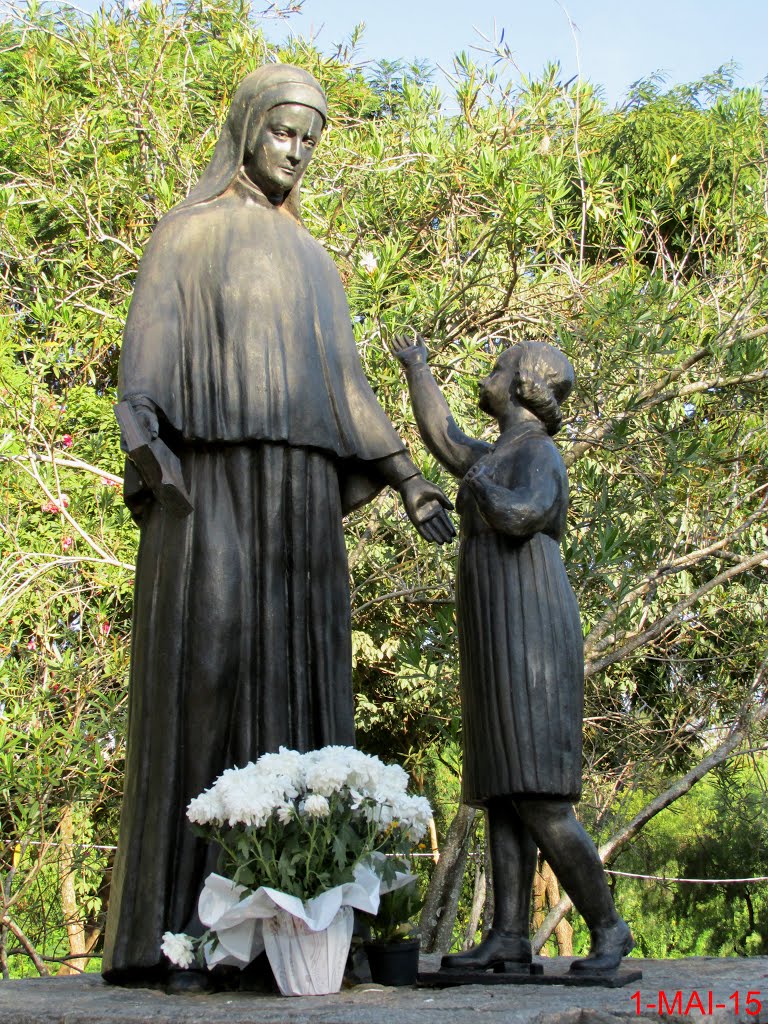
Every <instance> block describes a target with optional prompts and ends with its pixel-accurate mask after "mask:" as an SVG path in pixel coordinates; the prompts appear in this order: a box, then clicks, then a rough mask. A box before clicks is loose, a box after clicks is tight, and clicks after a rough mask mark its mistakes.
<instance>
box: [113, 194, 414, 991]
mask: <svg viewBox="0 0 768 1024" xmlns="http://www.w3.org/2000/svg"><path fill="white" fill-rule="evenodd" d="M120 393H121V397H128V398H130V397H145V398H149V399H151V400H152V402H153V403H154V404H155V405H156V406H157V408H158V410H159V414H160V431H161V436H162V437H163V439H164V440H165V441H166V442H167V443H168V444H169V446H170V447H171V448H172V449H173V450H174V451H175V452H176V454H177V455H178V456H179V458H180V460H181V464H182V470H183V473H184V478H185V482H186V484H187V487H188V489H189V492H190V497H191V500H192V504H193V508H194V511H193V512H192V513H191V514H190V515H189V516H188V517H186V518H184V519H178V518H174V517H173V516H172V515H170V514H169V513H166V512H165V511H164V509H163V508H162V507H161V506H160V505H158V504H157V503H156V502H154V501H150V502H149V503H148V504H147V506H146V507H145V509H144V511H143V513H142V516H141V520H140V527H141V539H140V544H139V553H138V559H137V567H136V590H135V600H134V625H133V639H132V655H131V658H132V661H131V680H130V692H129V714H128V744H127V760H126V778H125V796H124V803H123V812H122V818H121V826H120V838H119V845H118V853H117V858H116V863H115V868H114V872H113V879H112V887H111V893H110V901H109V914H108V921H107V930H106V940H105V953H104V961H103V972H104V975H105V977H106V978H107V980H109V981H114V982H118V983H120V982H131V981H135V980H139V981H141V980H146V979H147V978H151V977H153V976H157V977H162V976H163V974H164V972H165V970H166V969H167V967H168V963H167V961H165V958H164V957H163V955H162V953H161V951H160V945H161V941H162V935H163V933H164V932H165V931H172V932H181V931H187V932H191V933H195V932H197V933H200V931H201V927H200V924H199V921H198V919H197V916H196V905H197V898H198V895H199V893H200V890H201V888H202V884H203V881H204V879H205V876H206V875H207V874H208V872H209V871H211V870H215V867H216V855H215V851H212V850H211V849H210V848H209V847H208V846H207V844H206V843H205V842H203V841H202V840H201V839H199V838H197V837H195V835H194V834H193V832H192V830H191V827H190V825H189V823H188V822H187V820H186V815H185V811H186V807H187V805H188V803H189V800H190V799H191V798H192V797H194V796H196V795H197V794H198V793H200V792H202V790H203V789H205V788H207V787H209V786H210V785H211V784H212V782H213V781H214V779H215V778H216V777H217V776H218V775H220V774H221V772H222V771H224V770H225V769H226V768H229V767H232V766H233V765H238V766H242V765H244V764H246V763H247V762H248V761H251V760H255V759H256V758H257V757H258V756H259V755H260V754H262V753H264V752H266V751H270V750H277V748H278V747H279V746H280V745H285V746H290V747H293V748H298V749H302V750H307V749H312V748H316V747H321V746H323V745H325V744H328V743H338V744H352V743H353V742H354V724H353V697H352V681H351V644H350V604H349V582H348V575H347V558H346V551H345V545H344V536H343V532H342V516H343V514H344V512H345V511H347V510H349V509H350V508H352V507H356V506H357V505H359V504H361V503H363V502H364V501H365V500H368V499H369V498H370V497H372V496H373V495H374V494H375V493H376V492H377V491H378V490H379V489H380V488H381V486H383V483H384V481H383V480H381V479H378V478H377V476H376V472H375V469H374V467H373V466H372V465H371V463H372V462H373V461H374V460H376V459H380V458H384V457H386V456H388V455H392V454H395V453H397V452H401V451H403V445H402V442H401V441H400V439H399V437H398V436H397V434H396V433H395V431H394V429H393V428H392V426H391V424H390V423H389V420H388V419H387V417H386V415H385V413H384V411H383V410H382V408H381V407H380V406H379V404H378V402H377V400H376V398H375V395H374V393H373V391H372V390H371V388H370V386H369V384H368V382H367V381H366V379H365V376H364V374H363V370H362V367H361V365H360V361H359V357H358V355H357V352H356V348H355V344H354V338H353V335H352V330H351V324H350V320H349V312H348V308H347V303H346V297H345V295H344V292H343V289H342V285H341V281H340V279H339V276H338V273H337V271H336V269H335V267H334V265H333V263H332V261H331V260H330V258H329V257H328V255H327V254H326V253H325V252H324V251H323V249H322V247H321V246H320V245H319V244H318V243H317V242H315V241H314V240H313V239H312V238H311V236H310V235H309V234H308V233H307V232H306V231H305V229H304V228H303V227H302V226H301V225H300V224H299V223H298V222H296V221H295V220H294V219H293V218H292V217H291V216H290V214H288V213H287V212H285V211H284V210H281V209H279V208H273V207H272V206H270V205H269V204H268V203H267V202H266V201H265V200H263V198H261V197H260V196H259V194H256V193H255V192H254V191H253V190H251V189H249V188H248V187H247V186H246V185H245V184H243V183H242V182H240V181H237V182H235V183H234V184H233V186H231V187H230V189H229V190H228V191H227V192H225V193H224V194H223V195H221V196H219V197H217V198H215V199H212V200H211V201H208V202H204V203H200V204H198V205H193V206H188V207H181V208H179V209H177V210H176V211H172V212H171V214H169V215H168V216H167V217H166V218H165V219H164V220H163V221H162V222H161V223H160V224H159V226H158V228H157V229H156V231H155V233H154V235H153V237H152V239H151V240H150V242H149V244H148V247H147V250H146V254H145V256H144V259H143V261H142V265H141V267H140V270H139V274H138V278H137V283H136V289H135V292H134V299H133V302H132V305H131V309H130V312H129V316H128V322H127V325H126V332H125V340H124V348H123V353H122V356H121V366H120Z"/></svg>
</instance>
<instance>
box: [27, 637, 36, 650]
mask: <svg viewBox="0 0 768 1024" xmlns="http://www.w3.org/2000/svg"><path fill="white" fill-rule="evenodd" d="M27 650H28V651H36V650H37V637H34V636H31V637H30V638H29V640H27Z"/></svg>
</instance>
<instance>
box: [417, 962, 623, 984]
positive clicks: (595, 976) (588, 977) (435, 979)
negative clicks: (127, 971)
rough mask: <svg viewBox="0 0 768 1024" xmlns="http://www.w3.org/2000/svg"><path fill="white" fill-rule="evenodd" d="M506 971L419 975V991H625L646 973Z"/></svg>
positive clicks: (537, 966)
mask: <svg viewBox="0 0 768 1024" xmlns="http://www.w3.org/2000/svg"><path fill="white" fill-rule="evenodd" d="M504 968H505V969H504V970H499V969H494V970H492V971H455V970H448V971H433V972H429V973H423V974H419V976H418V979H417V981H416V984H417V985H418V987H419V988H454V987H456V986H459V985H570V986H575V987H582V988H583V987H585V986H598V987H600V988H623V986H624V985H629V984H631V983H633V982H637V981H640V980H641V978H642V977H643V972H642V971H636V970H632V968H630V967H620V968H619V969H618V970H617V971H606V972H604V973H601V972H600V971H593V972H592V973H591V974H587V973H579V974H571V972H570V971H568V970H565V971H562V970H559V971H547V972H545V971H544V967H543V965H542V964H541V963H532V964H505V965H504Z"/></svg>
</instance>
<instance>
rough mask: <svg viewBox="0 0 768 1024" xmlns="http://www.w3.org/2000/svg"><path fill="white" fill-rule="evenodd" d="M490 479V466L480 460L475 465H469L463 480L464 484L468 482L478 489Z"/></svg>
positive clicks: (473, 488)
mask: <svg viewBox="0 0 768 1024" xmlns="http://www.w3.org/2000/svg"><path fill="white" fill-rule="evenodd" d="M489 480H490V473H489V472H488V467H487V466H484V465H483V463H482V462H479V461H478V462H476V463H475V464H474V466H470V467H469V469H468V470H467V472H466V473H465V474H464V478H463V479H462V481H461V482H462V483H463V484H467V486H468V487H471V488H472V490H473V491H477V490H479V489H480V488H481V487H482V485H483V484H484V483H487V482H488V481H489Z"/></svg>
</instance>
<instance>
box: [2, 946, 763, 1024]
mask: <svg viewBox="0 0 768 1024" xmlns="http://www.w3.org/2000/svg"><path fill="white" fill-rule="evenodd" d="M438 962H439V958H435V957H424V958H422V969H424V970H435V969H436V968H437V966H438ZM565 962H566V961H563V963H565ZM543 963H544V964H545V970H547V971H551V970H553V969H554V967H553V965H552V962H548V961H546V960H545V961H543ZM630 963H631V965H632V966H633V967H637V968H639V969H640V970H642V972H643V980H642V981H641V982H640V983H639V985H637V986H635V985H634V984H632V985H629V986H627V987H626V988H621V989H606V988H566V987H565V986H559V985H549V986H546V987H541V988H540V987H536V986H522V987H517V986H486V987H484V986H480V985H471V986H467V987H466V988H461V989H456V988H453V989H442V990H432V989H415V988H404V989H395V988H383V987H382V986H380V985H370V984H369V985H358V986H356V987H355V988H350V989H347V990H346V991H344V992H340V993H339V994H338V995H333V996H315V997H304V998H299V999H285V998H281V997H278V996H259V995H253V994H248V993H218V994H215V995H200V996H168V995H165V994H164V993H162V992H157V991H151V990H149V989H120V988H115V987H113V986H109V985H106V984H104V982H102V980H101V978H100V977H99V976H98V975H84V976H82V977H76V978H50V979H49V978H35V979H27V980H23V981H0V1022H2V1024H129V1022H131V1024H132V1022H144V1021H147V1022H152V1024H315V1022H317V1024H587V1022H589V1024H593V1022H594V1024H628V1022H629V1021H631V1020H636V1019H637V1018H638V1017H641V1018H643V1019H644V1020H646V1021H647V1020H654V1019H655V1020H658V1019H659V1018H660V1017H664V1018H665V1019H666V1020H668V1021H670V1020H674V1021H676V1022H681V1024H682V1022H683V1021H686V1022H687V1021H691V1022H706V1024H709V1022H717V1024H733V1022H734V1021H736V1020H739V1021H744V1022H747V1021H751V1022H753V1024H768V957H754V958H751V959H735V958H734V959H728V960H725V959H710V958H695V959H689V960H634V959H632V960H631V961H630ZM558 969H560V968H559V965H558ZM637 991H639V992H640V1013H639V1014H638V1012H637V1008H636V1007H637V1000H636V999H633V998H632V996H633V994H634V993H635V992H637ZM661 992H663V993H664V995H665V999H666V1002H667V1004H669V1005H670V1006H674V1009H673V1011H672V1012H671V1013H668V1012H667V1007H662V1008H661V1011H662V1012H659V999H660V993H661ZM676 992H680V993H681V996H680V1000H679V1003H678V1004H677V1005H675V1004H674V1000H675V993H676ZM710 992H711V993H712V1004H713V1006H712V1009H713V1012H712V1013H711V1014H710V1013H709V1012H708V1010H709V993H710ZM734 992H738V994H739V1004H740V1005H739V1014H738V1016H737V1015H736V1013H735V1012H734V1000H733V999H732V998H731V996H732V994H733V993H734ZM750 992H751V993H753V996H752V998H753V1000H759V1003H760V1009H759V1012H755V1011H758V1007H757V1003H755V1002H751V1003H750V1004H749V1005H747V999H748V993H750ZM694 994H696V995H697V996H698V998H699V1000H700V1001H701V1004H702V1006H703V1009H704V1012H703V1013H702V1011H701V1009H700V1008H699V1005H698V1003H697V1002H696V999H695V998H693V1000H692V997H693V996H694ZM718 1003H720V1004H723V1007H722V1008H720V1009H717V1008H716V1006H717V1004H718ZM649 1007H652V1008H649ZM750 1011H753V1012H751V1013H750Z"/></svg>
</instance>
